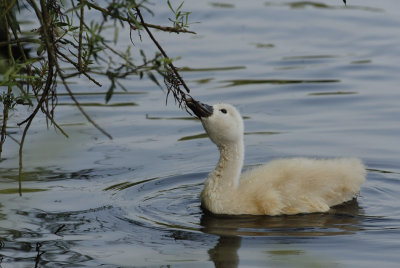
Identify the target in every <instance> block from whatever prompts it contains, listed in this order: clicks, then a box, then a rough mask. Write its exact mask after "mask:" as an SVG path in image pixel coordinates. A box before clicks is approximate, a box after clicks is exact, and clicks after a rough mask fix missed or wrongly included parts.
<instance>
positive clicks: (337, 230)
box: [200, 199, 362, 268]
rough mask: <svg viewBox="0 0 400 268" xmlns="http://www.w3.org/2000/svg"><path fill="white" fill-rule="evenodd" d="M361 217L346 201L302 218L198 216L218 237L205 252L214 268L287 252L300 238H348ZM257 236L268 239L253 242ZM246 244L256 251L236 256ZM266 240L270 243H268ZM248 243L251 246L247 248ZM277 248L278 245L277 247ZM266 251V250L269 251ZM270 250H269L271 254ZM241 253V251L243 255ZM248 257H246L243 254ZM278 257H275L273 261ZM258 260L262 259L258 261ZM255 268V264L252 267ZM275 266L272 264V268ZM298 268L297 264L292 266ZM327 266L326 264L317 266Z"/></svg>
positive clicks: (355, 205) (353, 204) (354, 203)
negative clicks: (213, 244) (212, 245)
mask: <svg viewBox="0 0 400 268" xmlns="http://www.w3.org/2000/svg"><path fill="white" fill-rule="evenodd" d="M360 213H361V214H362V212H361V211H360V208H359V207H358V203H357V200H356V199H353V200H351V201H350V202H347V203H346V204H345V205H339V206H335V207H334V208H333V209H332V211H330V213H323V214H322V213H313V214H303V215H288V216H277V217H269V216H255V215H240V216H237V215H215V214H212V213H209V212H207V211H205V213H203V214H202V216H201V221H200V225H201V226H202V229H201V230H202V231H203V232H204V233H207V234H213V235H218V236H219V239H218V243H216V244H215V246H214V247H213V248H211V249H210V250H209V251H208V254H209V256H210V260H212V261H213V262H214V264H215V267H217V268H219V267H232V268H234V267H238V266H239V262H240V263H241V265H240V266H245V265H243V263H246V258H247V261H249V257H250V258H251V260H254V254H257V250H256V249H257V248H259V250H258V254H261V256H264V254H265V253H266V252H274V250H277V249H279V250H278V251H279V252H281V250H282V249H283V250H284V249H288V250H289V253H290V250H292V249H293V248H295V247H294V246H293V244H297V243H298V241H299V240H298V238H299V237H307V238H310V237H320V236H336V235H349V234H352V233H354V232H358V231H360V228H361V227H360V226H361V225H360V218H359V217H357V215H359V214H360ZM256 237H268V239H261V240H260V239H253V238H256ZM242 240H243V241H246V242H244V243H246V246H245V248H249V247H250V248H254V250H255V251H256V252H253V253H252V254H253V255H250V256H249V255H248V252H247V253H244V254H243V255H241V256H239V254H238V250H239V248H240V246H241V243H242ZM257 241H263V242H262V243H265V244H269V243H270V244H271V245H272V246H268V245H265V244H263V245H264V246H263V247H261V248H260V246H259V244H257ZM267 241H269V242H267ZM249 243H250V246H249ZM278 245H279V246H278ZM268 249H269V250H268ZM271 249H272V251H271ZM242 253H243V252H242ZM246 254H247V255H246ZM295 255H296V256H294V257H295V259H296V261H301V260H303V262H304V261H306V262H307V261H312V263H306V264H310V265H302V266H304V267H311V266H315V261H316V260H314V259H311V260H310V259H308V258H306V256H305V257H303V258H302V257H301V256H298V253H295ZM276 257H277V256H274V259H275V260H276ZM288 257H290V256H288V255H283V256H282V258H284V259H285V261H283V262H284V263H287V261H288V260H287V258H288ZM264 258H265V256H264ZM268 259H269V258H267V259H266V261H267V263H265V265H258V266H260V267H261V266H262V267H272V266H271V265H269V264H271V263H268ZM259 260H261V259H259ZM253 266H254V265H253ZM275 266H277V265H273V267H275ZM284 266H287V265H284ZM293 266H294V267H295V266H298V265H293ZM320 266H321V267H326V266H327V265H322V264H321V265H320Z"/></svg>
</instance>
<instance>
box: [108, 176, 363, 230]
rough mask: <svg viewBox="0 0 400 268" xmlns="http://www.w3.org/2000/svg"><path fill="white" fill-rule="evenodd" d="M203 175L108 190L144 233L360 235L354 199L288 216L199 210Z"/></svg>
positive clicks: (127, 184)
mask: <svg viewBox="0 0 400 268" xmlns="http://www.w3.org/2000/svg"><path fill="white" fill-rule="evenodd" d="M206 175H207V174H206V173H193V174H186V175H177V176H170V177H165V178H158V177H157V178H151V179H147V180H143V181H141V182H136V183H118V184H116V185H114V186H110V187H108V188H107V190H113V191H116V192H117V193H118V194H121V199H123V200H119V202H120V201H123V202H124V203H125V207H124V210H126V214H127V215H126V216H125V217H126V220H127V221H131V222H132V223H134V224H136V225H138V226H140V227H146V228H147V230H148V232H149V233H151V232H153V231H154V230H165V231H167V232H170V231H171V232H173V231H177V230H178V231H183V232H189V233H209V234H214V235H220V236H226V235H230V236H241V237H243V236H255V237H259V236H274V237H276V236H278V237H279V236H298V237H303V236H332V235H343V234H351V233H354V232H357V231H360V230H361V228H362V227H360V226H361V225H362V224H361V222H362V221H363V219H364V217H365V216H362V214H363V213H362V208H361V207H360V206H359V205H358V202H357V200H356V199H354V200H352V201H350V202H348V203H346V204H343V205H339V206H336V207H334V208H332V209H331V211H330V212H329V213H313V214H301V215H290V216H273V217H272V216H253V215H240V216H229V215H214V214H211V213H209V212H207V211H205V210H203V209H202V208H201V201H200V192H201V190H202V188H203V181H204V178H205V177H206Z"/></svg>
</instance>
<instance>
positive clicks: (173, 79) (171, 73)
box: [136, 7, 191, 110]
mask: <svg viewBox="0 0 400 268" xmlns="http://www.w3.org/2000/svg"><path fill="white" fill-rule="evenodd" d="M136 13H137V15H138V16H139V18H140V22H141V25H142V26H143V28H144V29H145V30H146V32H147V34H148V35H149V37H150V39H151V40H152V41H153V43H154V44H155V45H156V46H157V48H158V50H159V51H160V52H161V54H162V55H163V56H164V58H165V59H166V60H167V62H168V67H169V68H170V69H168V70H167V72H168V73H167V74H166V75H165V77H164V81H165V84H166V85H167V90H168V91H167V92H168V93H167V100H168V95H169V94H170V93H171V92H172V94H173V96H174V99H175V101H176V102H178V105H179V107H182V105H183V104H185V106H184V107H185V109H186V102H187V96H188V97H190V95H189V93H190V89H189V87H188V86H187V85H186V83H185V81H184V80H183V79H182V77H181V76H180V74H179V72H178V69H177V68H176V67H175V66H174V65H173V64H172V62H171V60H170V58H169V57H168V55H167V53H166V52H165V51H164V49H163V48H162V47H161V45H160V44H159V43H158V41H157V40H156V39H155V38H154V36H153V34H152V33H151V31H150V30H149V28H148V27H147V25H146V23H145V22H144V19H143V16H142V13H141V12H140V9H139V8H138V7H137V8H136ZM180 86H183V87H184V89H185V90H186V92H187V93H185V92H184V91H183V90H181V88H180ZM190 98H191V97H190ZM186 110H187V109H186Z"/></svg>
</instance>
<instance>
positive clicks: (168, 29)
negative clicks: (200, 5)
mask: <svg viewBox="0 0 400 268" xmlns="http://www.w3.org/2000/svg"><path fill="white" fill-rule="evenodd" d="M86 5H87V6H88V7H90V8H93V9H96V10H98V11H100V12H101V13H103V15H105V16H110V17H113V16H111V14H110V11H109V10H107V9H105V8H102V7H100V6H98V5H96V4H94V3H91V2H86ZM136 9H137V7H136ZM114 18H116V19H119V20H122V21H125V22H129V23H131V22H132V20H131V19H129V18H125V17H122V16H114ZM141 25H142V26H146V27H148V28H154V29H158V30H161V31H165V32H173V33H191V34H196V33H195V32H193V31H188V30H186V29H180V28H176V27H168V26H161V25H154V24H149V23H144V22H142V23H141ZM131 28H132V29H134V30H138V29H137V27H136V26H134V25H131Z"/></svg>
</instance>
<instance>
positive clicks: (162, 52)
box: [136, 8, 190, 97]
mask: <svg viewBox="0 0 400 268" xmlns="http://www.w3.org/2000/svg"><path fill="white" fill-rule="evenodd" d="M136 12H137V14H138V16H139V18H140V21H141V23H142V25H143V27H144V29H145V30H146V32H147V34H148V35H149V37H150V39H151V40H152V41H153V43H154V44H155V45H156V46H157V48H158V50H160V52H161V54H162V55H163V56H164V58H166V59H168V61H169V63H168V66H169V67H170V68H171V69H172V71H173V72H174V74H175V76H176V77H177V78H178V80H179V82H181V84H182V86H183V87H184V88H185V90H186V92H187V93H190V89H189V87H188V86H187V85H186V83H185V81H184V80H183V79H182V77H181V76H180V74H179V72H178V70H177V69H176V67H175V66H174V65H173V64H172V63H171V62H170V60H169V59H170V58H169V57H168V55H167V53H166V52H165V51H164V49H163V48H162V47H161V45H160V44H159V43H158V42H157V40H156V39H155V38H154V36H153V34H152V33H151V31H150V30H149V28H148V27H147V26H146V24H145V23H144V19H143V16H142V13H141V12H140V9H139V8H136ZM179 90H180V89H179ZM181 93H183V94H182V96H183V97H184V96H185V93H184V92H181Z"/></svg>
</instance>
